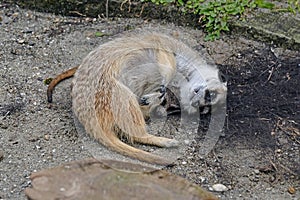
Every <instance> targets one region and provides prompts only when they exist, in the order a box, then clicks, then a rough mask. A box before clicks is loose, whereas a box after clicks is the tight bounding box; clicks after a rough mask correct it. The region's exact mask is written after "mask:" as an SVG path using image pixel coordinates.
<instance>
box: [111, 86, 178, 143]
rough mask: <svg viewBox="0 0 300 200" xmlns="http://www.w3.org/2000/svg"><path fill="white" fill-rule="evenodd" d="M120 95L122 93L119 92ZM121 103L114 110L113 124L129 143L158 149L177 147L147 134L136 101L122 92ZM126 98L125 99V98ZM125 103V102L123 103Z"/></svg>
mask: <svg viewBox="0 0 300 200" xmlns="http://www.w3.org/2000/svg"><path fill="white" fill-rule="evenodd" d="M119 92H120V93H119V94H121V93H122V91H119ZM122 96H125V98H123V103H122V104H119V107H118V109H116V110H115V117H116V118H115V123H116V125H117V126H118V128H119V129H120V130H122V132H123V133H124V134H126V136H127V137H128V139H129V141H132V142H138V143H142V144H149V145H155V146H159V147H174V146H178V141H177V140H174V139H169V138H165V137H158V136H154V135H151V134H149V133H147V131H146V123H145V120H144V116H143V113H142V111H141V109H140V105H139V103H138V101H137V99H135V98H133V97H132V96H129V95H128V93H125V92H123V94H122ZM126 96H127V97H126ZM124 101H127V102H124ZM118 112H120V113H118Z"/></svg>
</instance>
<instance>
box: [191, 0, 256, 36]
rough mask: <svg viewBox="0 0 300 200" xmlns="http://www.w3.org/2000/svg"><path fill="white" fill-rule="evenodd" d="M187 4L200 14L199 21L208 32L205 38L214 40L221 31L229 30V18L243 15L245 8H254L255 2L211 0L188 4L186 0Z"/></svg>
mask: <svg viewBox="0 0 300 200" xmlns="http://www.w3.org/2000/svg"><path fill="white" fill-rule="evenodd" d="M187 6H188V8H190V9H193V12H194V13H195V14H198V15H200V18H199V22H200V23H202V24H203V26H204V27H205V30H206V31H207V33H208V34H207V35H206V37H205V40H215V39H218V38H219V37H220V33H221V31H229V28H228V20H229V19H231V18H232V17H233V16H241V15H243V14H244V12H245V10H246V9H247V8H254V7H256V4H255V3H254V2H253V1H251V0H213V1H209V2H208V3H203V4H190V3H189V1H188V2H187Z"/></svg>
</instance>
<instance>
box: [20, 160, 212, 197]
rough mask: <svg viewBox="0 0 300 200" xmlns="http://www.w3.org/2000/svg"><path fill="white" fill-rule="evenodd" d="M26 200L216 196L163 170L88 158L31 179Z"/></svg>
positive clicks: (40, 173)
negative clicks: (27, 199)
mask: <svg viewBox="0 0 300 200" xmlns="http://www.w3.org/2000/svg"><path fill="white" fill-rule="evenodd" d="M30 179H31V180H32V187H31V188H27V189H26V190H25V193H26V195H27V196H28V197H29V199H34V200H42V199H43V200H50V199H72V200H75V199H88V200H94V199H95V200H96V199H99V197H101V199H109V200H113V199H123V200H127V199H155V200H157V199H180V200H181V199H186V200H188V199H198V200H214V199H217V198H216V197H215V196H213V195H212V194H210V193H209V192H206V191H205V190H203V189H202V188H200V187H199V186H197V185H195V184H193V183H190V182H188V181H187V180H185V179H183V178H181V177H179V176H175V175H172V174H170V173H168V172H166V171H162V170H157V169H153V168H149V167H145V166H142V165H137V164H131V163H125V162H119V161H109V160H101V161H99V160H96V159H88V160H83V161H75V162H71V163H68V164H65V165H63V166H59V167H55V168H52V169H46V170H42V171H40V172H36V173H33V174H32V175H31V176H30Z"/></svg>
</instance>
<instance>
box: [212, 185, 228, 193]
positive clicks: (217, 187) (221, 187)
mask: <svg viewBox="0 0 300 200" xmlns="http://www.w3.org/2000/svg"><path fill="white" fill-rule="evenodd" d="M212 189H213V190H214V191H216V192H225V191H227V190H228V188H227V187H226V186H225V185H223V184H220V183H217V184H214V185H213V186H212Z"/></svg>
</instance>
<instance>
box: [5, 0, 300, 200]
mask: <svg viewBox="0 0 300 200" xmlns="http://www.w3.org/2000/svg"><path fill="white" fill-rule="evenodd" d="M0 8H1V9H0V17H1V20H0V47H1V48H0V85H1V87H0V119H1V121H0V138H1V139H0V199H26V197H25V195H24V192H23V190H24V188H26V187H28V186H30V180H29V175H30V173H31V172H33V171H38V170H41V169H44V168H49V167H52V166H56V165H60V164H62V163H65V162H67V161H72V160H77V159H82V158H87V157H91V156H92V153H91V151H89V150H88V148H86V146H85V144H84V143H83V141H82V140H81V138H80V136H79V134H78V133H77V131H76V127H75V125H74V120H73V115H72V111H71V97H70V95H69V93H70V81H66V82H64V83H63V84H61V85H60V86H59V87H58V88H57V89H56V92H55V96H54V99H55V103H54V105H53V106H51V107H49V105H48V104H47V103H46V96H45V91H46V88H47V86H46V85H45V84H44V82H43V81H44V79H46V78H48V77H51V76H54V75H55V74H57V73H60V72H62V71H64V70H65V69H67V68H70V67H72V66H74V65H77V64H79V63H80V62H81V60H82V59H83V58H84V57H85V55H86V54H87V53H88V52H90V51H91V50H92V49H94V48H95V47H96V46H98V45H99V44H102V43H104V42H106V41H108V40H110V39H111V37H112V36H115V35H118V34H122V32H123V31H127V30H131V29H136V28H143V27H147V28H149V27H150V28H151V27H152V28H153V29H155V30H176V31H177V32H178V33H179V34H181V35H183V38H184V40H186V41H187V42H188V43H189V44H190V45H191V46H192V47H193V48H195V49H201V48H203V47H204V48H205V49H206V50H207V52H208V53H209V54H210V56H211V57H212V58H213V60H214V61H215V62H216V63H217V64H218V65H219V67H220V69H221V70H222V71H223V72H224V74H226V75H227V76H228V88H229V92H228V103H227V114H228V115H227V119H226V123H225V126H224V133H225V136H223V137H221V138H220V139H219V141H218V143H217V144H216V145H215V147H214V149H213V150H212V151H211V152H210V153H209V154H208V156H206V157H202V156H200V155H199V153H198V149H199V148H201V147H199V143H200V141H201V140H202V136H203V134H201V133H202V132H203V131H199V135H198V137H196V138H195V139H194V140H193V141H192V143H191V146H190V147H189V148H188V149H187V150H186V151H185V152H183V155H182V156H181V157H180V158H179V159H178V160H177V161H176V165H175V166H174V167H170V168H167V170H168V171H170V172H172V173H175V174H177V175H180V176H183V177H185V178H187V179H188V180H190V181H192V182H195V183H197V184H199V185H201V186H202V187H204V188H206V189H208V190H211V186H212V185H213V184H215V183H221V184H223V185H225V186H227V187H228V189H229V190H228V191H225V192H221V193H217V192H215V194H216V195H217V196H219V197H220V198H221V199H278V200H279V199H294V200H298V199H300V191H299V190H300V178H299V175H300V156H299V155H300V132H299V128H300V125H299V123H300V106H299V105H300V102H299V101H300V100H299V96H300V95H299V93H300V87H299V84H300V83H299V81H300V53H299V52H297V51H289V50H284V49H281V48H278V47H276V46H272V45H268V44H264V43H259V42H255V41H251V40H247V39H244V38H243V37H241V36H224V37H223V38H222V39H221V40H219V41H216V42H203V33H202V32H201V31H198V30H197V31H196V30H191V29H189V28H184V27H175V26H174V25H172V24H167V23H163V22H160V23H159V22H157V21H144V20H140V19H122V18H115V19H111V20H106V19H95V20H93V19H88V18H71V17H61V16H55V15H52V14H45V13H38V12H33V11H28V10H23V9H19V8H18V7H16V6H13V5H5V4H1V3H0ZM97 32H101V33H105V34H104V36H102V37H96V36H95V33H97ZM96 35H97V34H96ZM98 36H99V34H98ZM176 118H178V116H172V117H170V120H171V121H176V120H177V119H176ZM205 120H207V119H206V118H205V117H204V118H203V121H205ZM200 129H201V128H200ZM204 129H205V128H204Z"/></svg>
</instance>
